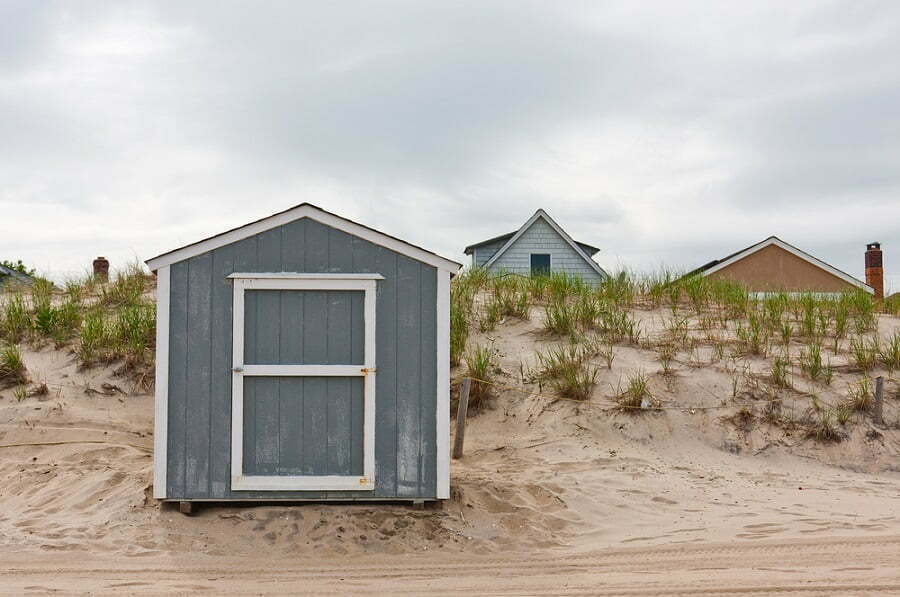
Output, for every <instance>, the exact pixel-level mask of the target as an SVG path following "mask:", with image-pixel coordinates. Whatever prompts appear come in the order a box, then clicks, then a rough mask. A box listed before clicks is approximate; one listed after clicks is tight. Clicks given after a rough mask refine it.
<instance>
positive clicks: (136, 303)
mask: <svg viewBox="0 0 900 597" xmlns="http://www.w3.org/2000/svg"><path fill="white" fill-rule="evenodd" d="M154 284H155V282H154V279H153V276H152V275H150V274H149V273H148V272H147V271H146V270H144V269H143V267H142V266H141V265H140V264H139V263H137V262H135V263H133V264H130V265H129V266H128V267H127V268H125V269H124V270H122V271H120V272H116V273H115V274H114V276H113V278H112V279H111V280H110V281H109V282H102V281H100V280H97V279H95V278H93V276H85V277H83V278H80V279H79V278H71V279H69V280H67V281H66V282H65V284H64V288H57V287H56V286H55V285H54V284H53V283H52V282H50V281H49V280H46V279H44V278H36V279H35V282H34V284H33V285H32V286H31V287H30V288H27V289H18V290H17V291H15V292H12V293H7V294H6V296H5V297H4V298H3V303H2V308H0V337H2V339H3V340H4V341H5V342H8V343H17V342H28V343H30V344H33V345H36V346H40V345H42V344H44V343H46V342H52V343H54V344H55V345H56V346H57V347H64V346H71V347H72V350H73V352H74V354H75V356H76V358H77V359H78V360H79V362H80V363H81V364H82V365H83V366H91V365H93V364H95V363H97V362H101V361H102V362H112V361H115V360H118V359H124V360H125V361H126V362H127V364H128V365H129V366H130V367H137V366H144V365H147V366H149V365H152V364H153V349H154V347H155V336H156V312H155V309H156V306H155V301H154V300H153V298H152V297H150V296H148V293H150V292H151V291H152V289H153V287H154Z"/></svg>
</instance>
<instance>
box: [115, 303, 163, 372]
mask: <svg viewBox="0 0 900 597" xmlns="http://www.w3.org/2000/svg"><path fill="white" fill-rule="evenodd" d="M155 336H156V307H155V305H153V303H147V302H141V303H138V304H135V305H127V306H126V307H124V308H123V309H121V310H119V312H118V313H117V314H116V318H115V320H114V321H113V322H112V325H111V326H110V328H109V336H108V341H109V344H110V347H111V348H112V349H113V351H114V353H115V354H116V355H117V356H128V357H132V358H133V359H135V360H136V361H137V362H144V361H145V360H146V358H147V356H148V352H149V350H151V349H152V348H153V347H154V345H155Z"/></svg>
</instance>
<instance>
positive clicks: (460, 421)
mask: <svg viewBox="0 0 900 597" xmlns="http://www.w3.org/2000/svg"><path fill="white" fill-rule="evenodd" d="M471 383H472V380H471V379H469V378H468V377H467V378H465V379H463V380H462V385H461V386H460V388H459V407H458V408H457V409H456V436H455V437H454V438H453V458H454V460H455V459H457V458H462V455H463V442H464V441H465V440H466V413H467V412H468V410H469V386H470V385H471Z"/></svg>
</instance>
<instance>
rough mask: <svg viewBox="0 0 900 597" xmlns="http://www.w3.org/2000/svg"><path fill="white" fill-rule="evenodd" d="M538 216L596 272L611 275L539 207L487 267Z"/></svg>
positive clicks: (495, 254)
mask: <svg viewBox="0 0 900 597" xmlns="http://www.w3.org/2000/svg"><path fill="white" fill-rule="evenodd" d="M538 218H543V219H544V221H545V222H547V223H548V224H550V227H551V228H553V229H554V230H555V231H556V233H557V234H559V235H560V236H561V237H563V240H565V241H566V242H567V243H569V246H570V247H572V249H573V250H574V251H575V252H576V253H578V255H579V256H580V257H581V258H582V259H584V260H585V261H587V263H588V265H590V266H591V267H592V268H593V270H594V271H595V272H597V273H598V274H600V275H601V276H603V277H604V278H608V277H609V274H607V273H606V271H605V270H604V269H603V268H602V267H600V264H599V263H597V262H596V261H594V260H593V259H591V258H590V257H588V256H587V255H586V254H585V252H584V251H582V250H581V247H579V246H578V243H576V242H575V241H574V240H572V237H571V236H569V235H568V234H566V231H565V230H563V229H562V228H560V227H559V224H557V223H556V222H554V221H553V218H551V217H550V216H549V215H547V212H545V211H544V210H543V209H539V210H537V211H536V212H534V215H533V216H531V217H530V218H528V221H527V222H525V223H524V224H522V227H521V228H519V229H518V230H517V231H516V233H515V234H513V235H512V237H511V238H510V239H509V240H508V241H506V244H505V245H503V246H502V247H500V250H499V251H497V252H496V253H494V256H493V257H491V258H490V259H489V260H488V262H487V263H485V264H484V267H485V269H487V268H489V267H491V266H492V265H493V264H494V262H495V261H497V259H499V257H500V256H501V255H503V253H505V252H506V250H507V249H509V248H510V247H511V246H513V244H515V242H516V241H517V240H519V237H520V236H522V234H524V233H525V231H526V230H528V228H530V227H531V225H532V224H534V223H535V222H536V221H537V219H538Z"/></svg>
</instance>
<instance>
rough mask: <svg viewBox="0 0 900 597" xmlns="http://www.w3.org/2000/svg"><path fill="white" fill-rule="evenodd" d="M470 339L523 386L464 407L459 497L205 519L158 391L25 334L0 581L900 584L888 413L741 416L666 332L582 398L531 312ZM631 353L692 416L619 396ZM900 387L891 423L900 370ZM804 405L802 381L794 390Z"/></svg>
mask: <svg viewBox="0 0 900 597" xmlns="http://www.w3.org/2000/svg"><path fill="white" fill-rule="evenodd" d="M637 313H638V315H639V317H641V318H642V319H643V320H645V326H646V328H647V329H648V330H649V331H651V333H652V332H654V330H659V329H661V328H662V327H663V325H664V321H665V317H666V314H665V312H663V311H659V312H652V311H639V312H637ZM894 329H896V320H894V319H889V318H883V319H882V321H881V322H880V330H881V333H882V334H886V333H889V332H890V331H892V330H894ZM473 342H478V343H491V344H492V345H493V347H494V349H495V350H496V351H497V353H498V366H499V370H498V372H497V373H496V374H495V379H496V380H497V381H498V382H499V383H500V384H502V385H503V386H508V389H507V388H499V389H498V390H497V392H496V396H495V397H494V398H493V400H492V402H491V406H490V407H489V408H487V409H485V410H483V411H481V412H479V413H477V414H475V415H473V416H472V418H471V419H470V421H469V427H468V429H467V433H466V454H465V457H464V458H463V459H462V460H459V461H454V462H453V464H452V481H451V485H452V499H451V500H450V501H449V502H447V503H446V504H445V505H444V507H443V509H440V510H424V511H415V510H412V509H410V508H409V507H408V506H406V505H402V504H396V505H370V504H364V505H318V504H306V505H283V504H274V505H272V504H269V505H258V506H208V507H205V508H201V509H200V511H199V512H198V514H197V515H196V516H193V517H186V516H183V515H181V514H179V513H178V512H177V511H174V510H173V509H171V508H170V507H162V508H161V507H160V505H159V504H158V503H157V502H155V501H154V500H153V499H152V498H150V497H149V496H150V495H151V489H152V488H151V482H152V474H151V463H152V458H151V449H152V440H153V438H152V412H153V404H152V397H151V396H149V395H147V394H145V393H141V392H140V390H138V389H136V388H133V387H132V385H131V383H130V382H129V380H127V379H125V378H122V377H118V376H116V375H114V373H113V371H114V369H115V365H111V366H109V367H96V368H93V369H88V370H85V371H80V370H78V368H77V366H76V364H75V362H74V358H73V356H72V355H71V354H69V353H68V352H67V351H66V349H60V350H55V349H53V348H52V347H45V348H43V349H29V350H26V351H25V352H24V358H25V362H26V365H27V366H28V369H29V374H30V376H31V378H32V380H33V381H34V382H38V383H41V382H43V383H47V384H48V388H49V393H48V394H47V395H44V396H31V397H28V398H25V399H24V400H22V401H17V400H16V399H15V398H14V397H13V394H12V392H11V391H10V390H6V391H2V392H0V395H2V398H0V592H2V593H26V592H50V591H62V592H73V591H86V592H91V593H97V594H105V593H114V592H115V593H121V592H126V593H169V592H190V591H194V590H197V591H200V590H205V591H209V592H214V593H221V592H250V593H259V594H285V593H295V592H307V593H326V592H335V591H340V592H354V593H379V594H384V593H400V592H407V593H413V594H416V593H423V592H451V593H460V592H467V593H470V594H557V593H573V594H583V593H589V594H606V595H622V594H630V595H651V594H690V595H715V594H735V593H738V594H740V593H754V594H768V593H772V594H785V593H792V592H796V593H803V594H812V595H818V594H835V595H854V594H891V593H894V594H900V457H898V455H900V431H898V430H897V429H896V428H891V427H887V428H881V427H877V428H876V427H875V426H874V425H873V424H872V423H871V420H870V419H867V418H862V417H860V418H859V420H858V421H856V422H854V423H851V424H849V425H848V426H847V427H846V429H845V430H844V431H845V433H846V435H847V438H846V439H845V441H843V442H841V443H838V444H829V445H822V444H818V443H816V442H814V441H812V440H809V439H805V438H804V437H803V435H802V433H799V432H796V431H790V430H787V431H786V430H784V429H781V428H778V427H773V426H768V425H764V424H761V423H760V424H756V425H754V426H752V428H751V429H750V430H747V431H744V430H741V429H739V428H738V427H736V426H735V425H734V424H732V423H730V422H729V421H727V420H725V417H728V416H729V415H731V414H733V413H734V412H736V410H737V409H738V408H739V407H740V406H742V405H750V406H751V407H753V408H756V409H757V410H759V408H760V406H761V403H762V399H761V398H759V397H756V396H754V395H753V393H752V392H749V390H748V391H747V392H748V393H747V394H745V395H741V396H739V397H738V399H736V400H735V399H733V398H732V387H731V384H732V381H731V380H732V374H731V373H730V372H729V369H728V366H727V365H726V364H725V363H708V362H706V361H707V360H708V359H707V358H706V357H705V356H704V355H703V354H702V351H699V352H698V353H697V354H695V355H688V354H683V353H681V354H679V355H678V358H677V359H676V363H675V365H674V372H673V373H672V374H671V375H668V376H663V375H658V373H657V372H658V370H659V369H660V364H659V363H658V362H657V361H656V358H655V357H656V355H655V353H654V352H653V351H652V350H645V349H642V348H639V347H626V346H621V347H617V348H616V358H615V360H614V362H613V367H612V369H611V370H606V369H605V367H604V368H603V369H602V371H601V374H600V383H599V384H598V386H597V388H595V392H594V395H593V396H592V397H591V400H590V402H589V403H584V404H583V403H576V402H571V401H553V400H552V399H548V398H545V397H542V396H538V395H536V394H538V393H540V390H539V389H538V387H537V385H530V384H529V385H523V384H522V381H521V379H520V375H519V372H520V365H521V364H523V362H524V366H528V365H529V364H530V363H531V362H532V360H533V354H534V351H535V350H536V349H539V348H541V347H543V346H546V345H548V344H550V343H552V340H551V339H548V338H546V337H544V336H543V335H542V334H541V333H540V310H539V309H537V310H535V312H534V314H533V317H532V320H531V321H510V322H504V323H503V324H501V325H500V326H498V328H497V329H496V330H495V331H493V332H488V333H486V334H477V335H475V337H474V338H473ZM835 358H837V357H835ZM700 361H703V364H702V366H701V363H700ZM750 361H751V362H750V366H751V367H752V368H754V369H755V370H759V371H765V369H766V366H767V361H766V360H765V359H751V360H750ZM835 364H837V365H840V364H841V363H839V362H837V361H835ZM635 370H643V371H645V372H646V373H648V375H650V379H651V382H650V383H651V388H652V390H653V392H654V395H655V397H656V398H657V399H658V400H659V401H660V403H661V404H663V405H665V406H667V407H670V408H671V407H693V410H688V409H685V410H680V409H675V408H672V409H671V410H664V411H659V412H653V413H641V414H638V415H634V414H625V413H620V412H617V411H615V410H612V409H611V405H612V402H611V397H612V396H613V394H614V393H615V391H616V388H617V387H618V386H620V385H621V383H622V382H621V380H622V379H623V378H626V377H627V375H628V374H629V373H630V372H632V371H635ZM461 374H462V371H458V370H454V376H455V377H458V376H459V375H461ZM855 377H858V374H856V373H853V372H852V371H850V370H849V368H848V370H847V371H838V373H836V375H835V380H834V381H833V382H832V385H831V386H830V387H824V386H821V384H812V385H815V386H816V387H815V388H812V389H815V391H816V394H817V396H818V399H820V400H822V401H823V402H826V403H831V402H834V401H837V400H839V399H840V397H841V396H842V395H844V394H845V393H846V387H847V383H851V382H852V381H853V380H854V379H855ZM104 384H106V386H104ZM797 385H798V386H802V390H803V392H806V391H808V390H810V389H811V388H810V387H806V384H805V382H804V381H803V380H800V379H798V380H797ZM113 386H115V387H118V388H119V390H116V389H111V388H113ZM820 386H821V387H820ZM104 387H105V388H107V389H104ZM86 388H91V389H92V390H97V391H98V392H93V391H88V393H85V390H86ZM887 389H888V408H887V409H886V414H888V419H889V422H891V421H893V420H894V419H892V417H896V416H897V413H900V410H897V409H898V407H900V400H898V399H897V397H896V391H897V385H896V382H895V381H894V380H893V379H890V380H889V381H888V383H887ZM543 393H544V394H550V393H551V392H550V390H549V389H548V388H544V389H543ZM804 401H805V402H804ZM808 401H809V398H805V397H803V396H802V395H801V393H800V392H797V396H796V397H793V398H791V397H787V398H786V399H785V405H786V406H787V405H789V404H791V403H793V406H794V408H796V409H798V411H799V410H800V409H803V408H805V407H806V406H805V405H806V404H808ZM711 406H715V407H717V408H708V407H711Z"/></svg>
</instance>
